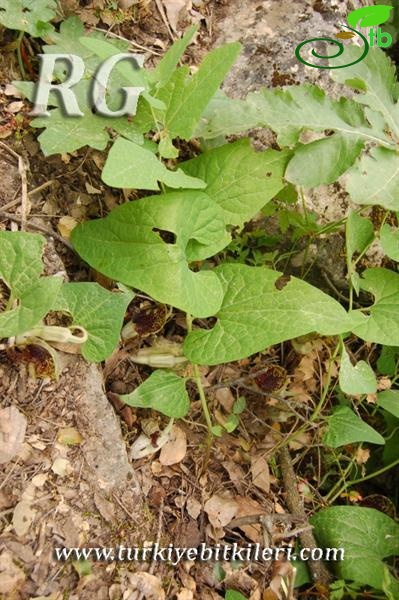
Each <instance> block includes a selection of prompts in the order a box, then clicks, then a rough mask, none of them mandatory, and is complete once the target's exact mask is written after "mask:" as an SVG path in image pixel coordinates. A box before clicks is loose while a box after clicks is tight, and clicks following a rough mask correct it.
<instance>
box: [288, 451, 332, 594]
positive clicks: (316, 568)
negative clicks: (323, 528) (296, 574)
mask: <svg viewBox="0 0 399 600" xmlns="http://www.w3.org/2000/svg"><path fill="white" fill-rule="evenodd" d="M280 466H281V472H282V475H283V482H284V488H285V493H286V502H287V506H288V510H289V511H290V512H291V513H292V514H293V515H295V516H296V517H297V518H298V519H300V520H301V521H307V518H306V513H305V509H304V506H303V502H302V498H301V496H300V494H299V492H298V489H297V480H296V476H295V472H294V467H293V466H292V462H291V456H290V453H289V451H288V448H287V447H286V446H283V447H282V448H281V450H280ZM299 539H300V541H301V545H302V547H303V548H310V549H311V548H317V543H316V540H315V538H314V535H313V532H312V531H311V530H308V529H304V530H303V531H302V532H301V533H300V534H299ZM308 564H309V570H310V573H311V575H312V579H313V581H315V583H322V584H324V585H328V584H329V583H330V581H332V576H331V574H330V573H329V571H328V570H327V568H326V566H325V564H324V563H323V562H322V561H321V560H309V562H308Z"/></svg>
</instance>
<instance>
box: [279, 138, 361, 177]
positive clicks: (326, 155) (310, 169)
mask: <svg viewBox="0 0 399 600" xmlns="http://www.w3.org/2000/svg"><path fill="white" fill-rule="evenodd" d="M363 146H364V141H363V140H362V139H360V138H356V137H355V136H353V137H348V136H346V135H341V134H338V133H337V134H335V135H332V136H330V137H326V138H323V139H321V140H316V141H315V142H310V143H309V144H302V145H300V146H299V147H298V148H296V150H295V155H294V157H293V158H292V159H291V160H290V162H289V165H288V167H287V171H286V174H285V177H286V179H287V180H288V181H290V182H291V183H294V184H295V185H301V186H304V187H317V186H319V185H323V184H330V183H334V182H335V181H337V179H338V177H340V176H341V175H342V173H345V171H347V170H348V169H349V167H351V166H352V165H353V163H354V162H355V160H356V158H357V157H358V156H359V154H360V152H361V151H362V149H363Z"/></svg>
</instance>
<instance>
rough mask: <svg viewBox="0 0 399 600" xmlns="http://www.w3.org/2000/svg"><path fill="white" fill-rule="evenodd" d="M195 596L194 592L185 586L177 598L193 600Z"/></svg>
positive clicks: (178, 599) (179, 599)
mask: <svg viewBox="0 0 399 600" xmlns="http://www.w3.org/2000/svg"><path fill="white" fill-rule="evenodd" d="M193 598H194V594H193V593H192V591H191V590H187V589H186V588H183V589H182V590H181V591H180V592H179V593H178V594H177V600H193Z"/></svg>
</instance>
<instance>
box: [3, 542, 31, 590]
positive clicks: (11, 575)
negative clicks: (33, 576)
mask: <svg viewBox="0 0 399 600" xmlns="http://www.w3.org/2000/svg"><path fill="white" fill-rule="evenodd" d="M25 578H26V577H25V573H24V572H23V570H22V569H20V567H18V566H17V565H16V564H15V563H14V561H13V559H12V554H11V553H10V552H3V553H2V554H1V555H0V595H1V597H2V598H17V597H20V596H19V594H17V590H18V588H19V587H20V586H21V584H22V583H23V582H24V581H25Z"/></svg>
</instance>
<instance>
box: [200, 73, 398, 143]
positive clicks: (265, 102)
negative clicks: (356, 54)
mask: <svg viewBox="0 0 399 600" xmlns="http://www.w3.org/2000/svg"><path fill="white" fill-rule="evenodd" d="M201 121H202V123H201V129H200V131H199V132H198V131H197V134H199V135H203V136H204V137H208V138H212V137H216V136H217V135H231V134H237V133H240V132H242V131H246V130H248V129H252V128H254V127H270V128H271V129H273V131H275V132H276V133H277V136H278V138H277V139H278V142H279V144H280V145H281V146H293V145H295V144H296V143H297V141H298V138H299V134H300V132H301V131H303V130H313V131H325V130H326V129H331V130H333V131H335V132H337V133H341V134H342V135H344V136H353V137H354V138H355V139H357V140H359V139H363V140H370V141H371V140H373V141H375V140H376V139H377V140H380V137H379V135H376V134H375V132H374V131H373V129H371V128H370V127H369V124H368V122H367V121H366V119H365V117H364V114H363V110H362V107H361V106H359V104H357V103H356V102H354V101H353V100H348V99H347V98H341V99H340V100H334V99H332V98H330V97H329V96H327V95H326V94H325V92H324V91H323V90H322V89H320V88H318V87H317V86H315V85H311V84H303V85H301V86H290V87H287V88H285V89H284V90H278V89H275V90H269V89H262V90H261V91H260V92H255V93H252V94H249V95H248V96H247V98H246V100H230V99H227V98H225V97H223V96H218V98H217V100H216V102H215V103H214V110H213V114H210V113H209V112H208V114H205V115H204V116H203V117H202V120H201ZM379 134H380V132H379ZM383 139H384V141H385V142H386V141H387V138H386V137H383Z"/></svg>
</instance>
